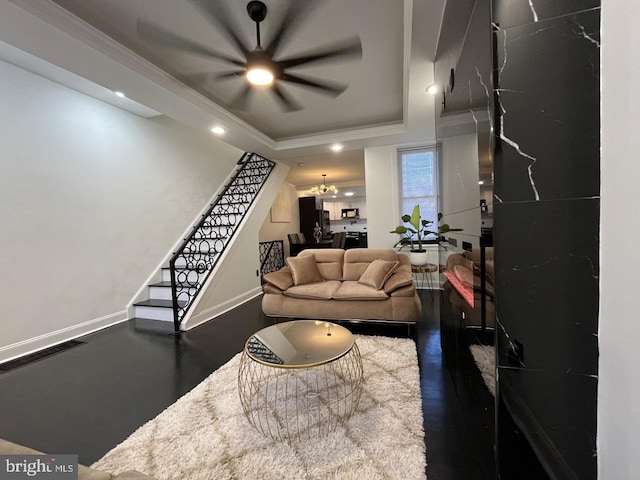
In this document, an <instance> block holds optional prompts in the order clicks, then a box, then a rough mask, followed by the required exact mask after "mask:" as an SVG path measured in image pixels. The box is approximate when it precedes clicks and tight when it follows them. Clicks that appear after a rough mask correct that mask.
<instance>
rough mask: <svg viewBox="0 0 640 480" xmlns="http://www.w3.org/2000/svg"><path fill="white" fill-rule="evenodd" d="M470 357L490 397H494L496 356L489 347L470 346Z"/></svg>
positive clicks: (493, 350)
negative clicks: (471, 356)
mask: <svg viewBox="0 0 640 480" xmlns="http://www.w3.org/2000/svg"><path fill="white" fill-rule="evenodd" d="M469 348H470V349H471V355H473V359H474V360H475V362H476V365H477V366H478V369H479V370H480V373H481V374H482V380H484V384H485V385H486V386H487V388H488V389H489V391H490V392H491V395H493V396H494V397H495V396H496V355H495V349H494V347H493V346H491V345H470V346H469Z"/></svg>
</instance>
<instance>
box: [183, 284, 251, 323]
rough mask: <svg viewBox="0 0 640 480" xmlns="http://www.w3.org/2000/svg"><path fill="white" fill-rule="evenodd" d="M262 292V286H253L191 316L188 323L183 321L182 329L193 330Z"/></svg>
mask: <svg viewBox="0 0 640 480" xmlns="http://www.w3.org/2000/svg"><path fill="white" fill-rule="evenodd" d="M261 293H262V287H256V288H253V289H251V290H249V291H247V292H245V293H243V294H241V295H238V296H236V297H234V298H230V299H229V300H226V301H225V302H222V303H219V304H217V305H215V306H213V307H211V308H208V309H206V310H203V311H202V312H200V313H198V315H195V316H193V317H190V318H189V319H188V320H187V322H186V324H187V325H185V322H183V324H182V326H181V327H180V328H181V330H191V329H192V328H195V327H197V326H198V325H202V324H203V323H206V322H208V321H209V320H213V319H214V318H216V317H219V316H220V315H222V314H223V313H226V312H228V311H229V310H233V309H234V308H236V307H238V306H240V305H242V304H243V303H245V302H248V301H249V300H251V299H252V298H255V297H257V296H258V295H260V294H261Z"/></svg>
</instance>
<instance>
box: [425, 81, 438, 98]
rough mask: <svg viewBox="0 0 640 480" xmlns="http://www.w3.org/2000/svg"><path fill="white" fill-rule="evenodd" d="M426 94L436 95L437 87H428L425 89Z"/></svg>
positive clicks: (434, 85)
mask: <svg viewBox="0 0 640 480" xmlns="http://www.w3.org/2000/svg"><path fill="white" fill-rule="evenodd" d="M427 93H428V94H429V95H435V94H436V93H438V86H437V85H436V84H435V83H434V84H432V85H429V86H428V87H427Z"/></svg>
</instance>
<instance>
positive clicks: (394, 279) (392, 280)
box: [382, 270, 413, 294]
mask: <svg viewBox="0 0 640 480" xmlns="http://www.w3.org/2000/svg"><path fill="white" fill-rule="evenodd" d="M408 285H413V274H412V273H411V271H408V272H407V271H405V270H403V271H399V272H394V273H393V275H391V276H390V277H389V278H388V279H387V281H386V282H384V285H383V287H382V288H383V290H384V292H385V293H386V294H390V293H391V292H394V291H395V290H397V289H399V288H402V287H406V286H408Z"/></svg>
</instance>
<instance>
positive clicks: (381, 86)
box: [0, 0, 445, 187]
mask: <svg viewBox="0 0 640 480" xmlns="http://www.w3.org/2000/svg"><path fill="white" fill-rule="evenodd" d="M203 1H204V0H203ZM209 1H224V2H226V3H227V5H228V7H229V11H230V18H231V20H232V22H233V23H234V24H235V28H234V31H236V32H237V34H238V35H239V36H240V37H241V38H242V39H243V41H244V42H245V43H246V44H247V46H253V44H255V24H254V23H253V22H252V21H251V20H250V19H249V17H248V15H247V13H246V3H247V2H246V1H243V0H209ZM291 1H300V0H264V2H265V3H266V4H267V8H268V14H267V19H266V20H265V21H264V22H263V24H262V25H261V29H262V31H261V33H262V39H263V44H264V43H265V42H266V41H268V38H269V35H270V34H271V33H272V32H273V28H274V25H277V24H278V23H279V19H280V18H281V16H282V15H283V12H284V11H285V10H286V7H287V5H288V4H289V3H290V2H291ZM313 2H314V5H316V4H317V5H316V6H315V7H314V9H313V10H312V12H311V14H310V15H308V16H307V17H306V18H305V21H304V22H303V23H301V24H300V25H299V28H297V29H296V31H295V32H294V33H293V34H292V35H290V36H289V37H288V39H287V42H286V44H285V46H284V47H283V49H282V55H283V56H290V55H298V54H304V53H306V52H308V51H310V50H313V49H317V48H319V47H324V46H330V45H332V44H335V42H336V41H338V40H342V39H346V38H349V37H353V36H354V35H357V36H359V37H360V40H361V42H362V51H363V54H362V59H361V60H358V59H355V60H354V59H345V60H338V61H335V62H331V63H321V64H317V65H309V66H300V67H297V69H296V73H297V74H300V75H304V76H307V77H312V78H316V79H321V80H330V81H338V82H341V83H345V84H348V88H347V89H346V90H345V91H344V92H343V93H342V94H341V95H339V96H338V97H336V98H332V97H330V96H326V95H323V94H319V93H317V92H316V91H313V90H309V89H306V88H300V87H298V86H295V85H293V86H291V85H290V84H289V85H287V84H285V85H286V86H284V87H283V89H286V91H287V93H288V94H290V95H291V96H293V97H294V98H295V99H296V101H298V102H299V103H300V104H301V105H302V106H303V107H304V108H303V109H302V110H300V111H295V112H285V111H283V109H282V108H281V107H280V105H279V104H278V103H277V102H276V101H275V100H274V95H273V94H272V93H271V92H270V91H256V92H255V93H254V94H253V95H252V100H251V103H249V106H248V108H247V111H240V110H234V109H232V108H230V107H229V102H230V99H231V98H233V97H235V95H236V94H237V92H238V91H239V90H240V89H242V88H243V82H244V79H243V78H237V77H236V78H232V79H228V80H224V81H217V82H210V81H209V82H205V83H204V84H197V85H196V84H194V83H193V82H192V81H188V83H189V84H190V86H187V85H185V83H183V82H182V81H180V79H182V80H184V77H183V76H184V75H187V74H191V73H207V72H211V73H214V74H215V73H219V72H225V71H229V70H230V68H229V66H228V65H226V64H224V63H223V62H220V61H217V60H210V59H205V58H203V57H198V56H195V55H190V54H184V53H181V52H178V51H176V50H171V49H167V48H164V47H159V46H157V45H153V44H150V43H148V42H145V41H143V40H141V39H139V38H138V35H137V33H136V22H137V20H138V19H143V20H147V21H151V22H153V23H154V24H157V25H158V26H160V27H161V28H163V29H166V30H170V31H172V32H174V33H176V34H179V35H181V36H183V37H186V38H189V39H190V40H194V41H197V42H198V43H201V44H203V45H207V46H210V47H211V48H214V49H215V50H217V51H219V52H222V53H225V54H228V55H229V56H234V57H236V58H238V59H241V58H242V57H241V55H240V54H239V53H238V52H237V50H236V49H235V47H234V46H233V45H232V44H231V43H230V42H229V40H228V39H227V38H226V37H225V36H224V34H223V32H220V29H219V28H217V27H216V26H215V25H212V24H211V23H210V22H208V21H207V20H206V18H204V17H203V15H202V12H201V11H199V10H198V9H197V8H195V7H194V5H193V2H192V1H190V0H182V1H178V0H91V1H86V0H55V1H52V0H8V1H5V2H1V3H0V42H6V44H8V45H5V47H7V48H0V59H3V60H5V61H8V62H10V63H13V64H16V65H18V66H21V67H23V68H26V69H28V70H30V71H33V72H34V73H38V74H40V75H42V76H45V77H47V78H50V79H52V80H54V81H57V82H59V83H63V84H65V85H67V86H69V87H71V88H74V89H76V90H79V91H82V92H83V93H87V94H89V95H94V96H96V97H98V98H100V95H102V97H103V98H102V99H103V100H105V101H110V100H111V103H114V104H116V105H117V106H120V107H122V108H125V109H129V110H130V111H134V113H136V114H139V115H143V116H149V115H153V114H154V113H155V112H159V113H161V114H164V115H167V116H169V117H171V118H173V119H175V120H177V121H180V122H182V123H185V124H186V125H188V126H191V127H194V128H198V129H202V130H205V129H208V128H210V127H211V126H212V125H214V124H220V125H223V126H224V127H225V128H226V129H227V133H226V134H225V137H224V140H225V141H228V142H229V143H231V144H233V145H235V146H237V147H238V148H240V149H242V150H247V151H255V152H258V153H261V154H263V155H265V156H267V157H269V158H273V159H277V160H280V161H283V162H285V163H287V164H289V165H291V172H290V175H289V177H288V178H287V180H288V181H289V182H290V183H292V184H294V185H297V186H300V187H304V186H310V185H312V184H315V183H320V182H321V181H322V177H321V175H322V173H326V174H327V180H328V182H330V183H336V184H342V185H345V186H349V184H350V185H354V186H355V185H357V183H358V182H360V184H361V185H362V184H363V181H364V173H363V172H364V159H363V148H365V147H367V146H378V145H385V144H407V145H408V144H416V143H420V142H425V141H428V142H432V141H433V140H434V139H433V138H432V136H433V133H431V134H429V132H433V131H434V120H435V115H434V104H435V99H434V98H433V97H430V96H428V95H426V94H425V93H424V88H425V87H426V86H427V85H429V84H431V83H432V82H433V59H434V58H433V57H434V55H435V51H436V42H437V38H438V34H439V30H440V23H441V20H442V13H443V9H444V3H445V0H313ZM9 46H12V47H15V48H11V47H9ZM0 47H2V45H0ZM19 53H24V55H23V57H24V58H20V55H19ZM38 62H39V63H38ZM34 65H36V66H34ZM47 66H49V67H50V68H49V69H47ZM231 69H233V68H231ZM83 81H84V83H85V85H84V87H83V86H82V84H83ZM113 90H121V91H123V92H125V93H126V94H127V97H128V100H127V99H125V100H120V99H117V98H112V99H109V98H108V97H109V93H108V92H109V91H113ZM91 92H95V93H91ZM127 102H129V103H130V104H129V105H128V107H130V108H127V105H126V103H127ZM132 109H133V110H132ZM135 109H138V111H135ZM145 109H147V110H145ZM149 109H150V110H149ZM334 142H340V143H342V144H343V145H344V147H345V149H344V150H343V151H342V152H339V153H334V152H332V151H330V150H328V146H329V145H331V144H332V143H334ZM300 163H302V164H304V166H303V167H299V166H298V164H300Z"/></svg>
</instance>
